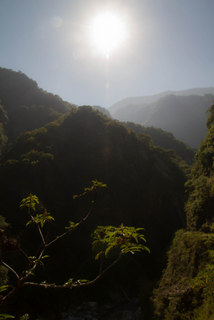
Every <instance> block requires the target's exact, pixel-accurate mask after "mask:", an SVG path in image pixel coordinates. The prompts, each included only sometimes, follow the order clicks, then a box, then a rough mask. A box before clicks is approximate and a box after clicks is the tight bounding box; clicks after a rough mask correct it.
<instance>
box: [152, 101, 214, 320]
mask: <svg viewBox="0 0 214 320" xmlns="http://www.w3.org/2000/svg"><path fill="white" fill-rule="evenodd" d="M213 120H214V106H212V107H211V108H210V117H209V120H208V129H209V131H208V134H207V136H206V139H205V140H204V141H203V143H202V144H201V146H200V149H199V151H198V152H197V155H196V161H195V163H194V165H193V167H192V172H191V176H190V178H189V180H188V183H187V187H188V189H189V198H188V201H187V203H186V213H187V229H185V230H180V231H179V232H177V234H176V236H175V238H174V241H173V244H172V246H171V249H170V251H169V253H168V264H167V268H166V270H165V272H164V274H163V277H162V279H161V281H160V285H159V288H158V289H157V290H156V291H155V294H154V302H155V310H156V319H162V320H164V319H167V320H175V319H176V320H184V319H185V320H186V319H193V320H202V319H203V320H211V319H213V317H214V303H213V301H214V293H213V287H214V246H213V244H214V215H213V212H214V188H213V186H214V167H213V161H214V121H213Z"/></svg>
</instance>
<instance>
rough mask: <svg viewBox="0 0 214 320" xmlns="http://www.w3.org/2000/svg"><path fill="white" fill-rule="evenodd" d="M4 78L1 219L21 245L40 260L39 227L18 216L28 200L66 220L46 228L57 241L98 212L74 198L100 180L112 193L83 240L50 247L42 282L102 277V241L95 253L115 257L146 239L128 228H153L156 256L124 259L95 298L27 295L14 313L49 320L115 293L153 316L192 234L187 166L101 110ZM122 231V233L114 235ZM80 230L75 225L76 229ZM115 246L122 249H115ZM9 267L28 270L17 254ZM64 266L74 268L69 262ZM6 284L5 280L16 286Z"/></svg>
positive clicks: (105, 195) (150, 240)
mask: <svg viewBox="0 0 214 320" xmlns="http://www.w3.org/2000/svg"><path fill="white" fill-rule="evenodd" d="M0 77H3V78H2V79H4V85H2V86H1V88H0V99H1V103H2V107H1V108H0V124H1V126H0V144H1V159H0V176H1V184H0V203H1V212H0V213H1V214H2V215H3V216H4V217H5V218H6V221H7V222H8V223H9V224H10V228H8V236H10V237H11V238H16V239H17V238H18V239H20V241H21V243H22V245H23V246H24V247H25V248H26V252H29V255H30V252H32V251H36V252H37V249H38V248H37V243H38V234H37V233H36V232H35V230H34V229H33V222H32V223H29V225H28V226H27V230H30V231H31V232H30V233H27V232H26V230H25V229H26V228H23V226H24V225H25V224H26V223H27V221H26V219H25V217H24V215H22V214H20V211H19V209H18V208H17V203H19V202H20V201H21V199H23V198H26V197H27V196H28V195H29V193H32V194H36V195H37V196H38V197H39V199H40V205H41V207H42V208H44V207H45V208H47V212H51V217H53V218H54V219H55V221H57V223H52V224H50V226H49V227H48V228H47V229H48V230H47V231H48V233H49V232H51V234H52V235H53V237H57V235H59V234H61V232H62V230H64V228H65V221H81V219H83V218H84V216H85V214H86V212H88V210H89V205H88V204H89V201H88V200H89V199H88V195H87V194H86V197H77V199H76V200H74V199H73V197H72V196H73V194H81V193H82V188H83V187H84V186H87V185H89V183H90V182H91V181H96V180H95V179H98V180H99V181H104V182H105V183H106V184H107V185H108V188H106V190H105V192H104V190H99V197H98V198H97V199H96V206H95V208H94V214H93V215H92V216H90V218H89V219H88V220H87V223H86V224H84V225H81V226H80V227H79V228H78V232H76V230H74V232H72V241H70V240H69V239H67V238H65V239H64V238H63V240H62V242H59V243H58V242H56V243H55V246H54V248H49V249H50V257H51V258H50V259H47V262H46V264H45V266H44V267H42V268H43V269H42V270H39V271H38V273H37V274H36V281H39V283H41V282H42V281H47V282H48V283H53V282H56V283H63V281H64V279H66V278H68V277H69V275H71V274H72V275H73V276H74V278H75V279H80V277H83V278H85V279H93V278H94V277H95V276H96V274H97V269H98V266H97V261H96V262H94V259H93V254H92V252H91V244H92V242H93V241H95V242H94V249H96V248H101V249H102V250H103V251H102V250H101V251H102V253H100V252H101V251H99V250H98V251H97V252H96V255H98V256H97V257H98V258H101V256H102V255H105V254H106V255H107V256H109V258H110V259H114V255H115V253H117V252H118V244H120V245H121V248H122V246H123V245H125V244H126V245H127V246H128V247H129V249H130V251H131V250H134V249H135V248H136V246H135V245H133V242H131V240H133V239H135V242H137V241H139V240H140V238H138V237H137V235H136V234H135V232H133V229H129V227H124V226H135V227H136V228H139V229H138V231H140V230H141V228H142V227H144V234H145V237H146V239H147V246H148V247H149V248H150V249H151V254H150V255H147V256H146V258H145V255H142V254H136V255H134V256H133V255H131V254H130V255H128V256H127V257H125V258H124V259H123V261H120V262H119V263H118V265H117V266H116V267H115V268H114V272H112V271H110V272H109V273H108V274H105V277H104V278H103V280H101V282H100V283H99V284H98V285H96V287H94V288H93V287H92V288H91V289H90V291H88V290H87V289H85V290H84V292H83V293H81V294H80V293H77V294H72V293H71V294H70V295H69V296H68V295H66V294H60V295H59V294H57V293H56V292H54V293H49V291H47V292H46V293H44V290H42V289H41V288H36V290H37V291H36V294H35V292H34V291H32V290H31V289H30V288H28V289H27V291H26V293H25V291H22V290H21V291H20V294H19V297H18V298H14V299H13V301H12V302H11V305H10V309H11V310H12V309H14V308H15V309H17V312H19V314H23V313H24V312H30V313H32V310H33V312H35V306H36V309H37V310H36V311H37V312H38V313H40V314H44V313H45V312H46V311H47V310H49V311H50V310H52V311H53V312H55V313H57V311H58V310H60V308H62V305H64V304H67V305H69V304H70V303H71V301H72V302H73V301H76V302H78V303H79V301H82V300H84V299H95V300H98V299H101V300H105V299H108V300H110V299H113V298H112V296H115V295H117V297H118V296H119V300H121V299H122V297H124V296H126V297H127V296H129V297H132V296H137V295H138V296H139V295H140V296H141V298H142V301H143V303H144V313H145V314H146V308H147V307H146V306H148V301H149V295H150V294H151V290H152V286H153V284H154V283H155V281H156V280H157V279H158V277H159V275H160V272H161V269H162V267H163V265H164V262H165V252H166V248H168V246H169V243H170V242H171V239H172V237H173V235H174V232H175V231H177V230H178V229H179V228H183V227H185V214H184V200H185V192H184V182H185V180H186V172H185V170H186V167H187V164H186V163H184V161H181V160H180V158H178V157H177V156H176V154H175V152H174V151H172V150H165V149H163V148H160V147H158V146H154V145H153V142H152V140H151V139H150V137H149V136H148V132H147V133H146V134H143V133H142V134H140V135H139V134H137V133H135V132H134V131H133V130H131V129H128V128H126V127H125V125H124V124H121V123H119V122H117V121H114V120H112V119H110V118H109V117H107V116H105V115H103V114H101V113H100V112H99V111H96V110H94V108H91V107H89V106H84V107H80V108H77V107H75V106H72V105H69V104H67V103H65V102H64V101H62V100H61V99H60V98H59V97H57V96H54V95H52V94H49V93H47V92H44V91H43V90H41V89H39V88H38V86H37V84H36V83H35V82H34V81H32V80H30V79H29V78H27V77H26V76H25V75H23V74H22V73H19V72H18V73H14V72H12V71H10V70H5V69H0ZM11 93H13V94H11ZM101 111H102V110H101ZM27 130H28V131H27ZM151 135H152V132H151ZM161 135H162V132H160V136H161ZM160 140H161V137H160ZM166 140H167V139H166ZM157 144H159V143H157ZM160 145H161V144H160ZM162 147H164V146H162ZM182 152H184V154H185V156H183V159H187V158H188V157H189V156H188V150H187V149H185V148H184V149H183V151H182ZM190 155H191V152H190ZM185 157H186V158H185ZM188 161H189V160H188ZM83 193H84V192H83ZM47 217H49V215H47ZM47 217H46V218H47ZM42 218H43V216H41V215H40V213H39V214H38V216H36V218H35V219H36V222H37V223H38V224H40V225H41V223H43V222H44V221H43V220H41V219H42ZM49 218H50V217H49ZM50 220H51V218H50ZM42 221H43V222H42ZM48 225H49V224H48ZM118 225H119V226H120V227H119V228H120V230H119V231H118V229H115V228H116V227H115V226H118ZM74 226H75V223H74V224H70V225H69V226H67V227H70V228H73V227H74ZM97 226H100V227H99V229H98V230H99V232H98V233H97V234H96V236H97V237H98V238H99V235H102V237H101V236H100V238H99V239H92V240H91V241H88V239H90V235H91V234H92V233H93V231H94V230H95V229H96V227H97ZM107 226H109V227H107ZM49 228H50V229H49ZM108 228H109V229H108ZM117 228H118V227H117ZM101 231H102V232H101ZM130 232H131V233H132V237H130ZM116 235H118V236H119V237H118V238H116V237H115V236H116ZM114 237H115V238H114ZM113 239H114V241H113ZM98 240H99V241H98ZM141 240H143V239H141ZM109 241H110V242H111V243H113V246H112V247H110V248H109V249H107V247H108V244H109V243H110V242H109ZM120 241H121V243H120ZM73 244H75V246H74V245H73ZM95 244H96V246H95ZM97 246H98V247H97ZM106 246H107V247H106ZM62 247H63V250H62ZM95 247H96V248H95ZM142 248H143V247H142ZM122 249H124V248H122ZM31 256H36V254H32V255H31ZM7 259H8V260H7V261H8V263H11V262H14V261H15V265H14V268H15V269H16V270H22V268H23V265H22V262H21V260H19V259H17V252H16V250H14V251H13V252H10V254H9V255H8V258H7ZM64 260H66V262H67V263H66V264H64V263H62V261H64ZM40 271H41V272H40ZM127 274H128V276H127ZM6 276H7V275H6V274H4V275H3V278H4V279H7V277H6ZM5 281H6V280H5ZM104 288H105V290H104ZM36 297H38V298H36ZM40 297H41V298H40ZM39 298H40V299H39ZM43 301H45V305H44V303H43ZM49 318H50V317H49Z"/></svg>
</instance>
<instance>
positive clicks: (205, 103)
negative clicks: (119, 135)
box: [112, 90, 214, 148]
mask: <svg viewBox="0 0 214 320" xmlns="http://www.w3.org/2000/svg"><path fill="white" fill-rule="evenodd" d="M211 91H212V90H211ZM213 101H214V95H211V94H206V95H203V96H200V95H186V96H180V95H166V96H163V97H161V98H159V99H158V100H156V101H154V102H152V103H148V102H147V103H143V104H127V105H125V106H124V107H123V108H121V109H119V110H118V111H116V112H112V116H113V117H114V118H116V119H118V120H121V121H133V122H136V123H139V124H141V125H144V126H154V127H157V128H161V129H164V130H167V131H169V132H172V133H173V135H174V136H175V137H176V139H178V140H182V141H184V142H185V143H187V144H189V145H190V146H192V147H195V148H198V147H199V145H200V142H201V141H202V140H203V139H204V137H205V135H206V132H207V128H206V120H207V116H206V111H207V110H208V108H209V107H210V105H212V103H213Z"/></svg>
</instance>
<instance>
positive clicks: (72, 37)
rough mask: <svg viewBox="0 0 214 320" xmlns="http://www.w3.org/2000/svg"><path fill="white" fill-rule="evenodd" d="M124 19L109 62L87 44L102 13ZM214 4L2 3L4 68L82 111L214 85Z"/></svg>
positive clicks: (198, 0) (124, 0)
mask: <svg viewBox="0 0 214 320" xmlns="http://www.w3.org/2000/svg"><path fill="white" fill-rule="evenodd" d="M105 10H109V11H111V12H113V13H115V14H117V15H118V16H120V17H122V19H123V21H124V23H125V24H126V25H127V28H128V30H129V37H128V39H127V40H126V41H125V42H124V43H123V45H121V47H120V48H118V50H116V51H115V52H114V53H112V55H111V57H110V59H109V60H107V59H106V58H105V56H104V55H102V54H100V52H97V50H96V48H95V47H94V46H93V45H92V42H90V41H89V36H88V29H89V25H90V23H91V21H92V19H93V18H94V17H95V16H96V14H99V13H102V12H103V11H105ZM213 14H214V1H213V0H114V1H113V0H112V1H109V0H102V1H101V0H96V1H95V0H0V66H1V67H5V68H10V69H13V70H21V71H22V72H24V73H25V74H27V75H28V76H29V77H30V78H32V79H34V80H36V81H37V83H38V85H39V87H42V88H43V89H44V90H47V91H50V92H52V93H54V94H58V95H60V96H61V97H62V98H63V99H65V100H67V101H69V102H72V103H75V104H78V105H83V104H86V105H101V106H105V107H108V106H110V105H111V104H113V103H114V102H117V101H118V100H120V99H122V98H126V97H128V96H142V95H150V94H155V93H159V92H161V91H166V90H182V89H188V88H193V87H206V86H214V55H213V52H214V41H213V31H214V19H213Z"/></svg>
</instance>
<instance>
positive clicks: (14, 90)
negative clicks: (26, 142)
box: [0, 68, 72, 152]
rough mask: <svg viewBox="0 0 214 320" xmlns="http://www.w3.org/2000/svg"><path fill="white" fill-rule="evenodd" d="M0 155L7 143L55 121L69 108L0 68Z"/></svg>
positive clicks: (29, 82) (17, 76)
mask: <svg viewBox="0 0 214 320" xmlns="http://www.w3.org/2000/svg"><path fill="white" fill-rule="evenodd" d="M0 84H1V85H0V103H1V106H0V152H1V149H2V148H3V147H4V146H5V144H6V140H7V139H9V140H14V139H15V138H16V137H17V136H18V135H19V134H21V133H23V132H25V131H27V130H32V129H35V128H39V127H41V126H43V125H45V124H46V123H48V122H50V121H53V120H54V119H57V117H58V116H59V115H60V114H63V113H65V112H67V111H68V110H70V109H71V107H72V105H70V104H68V103H67V102H65V101H63V100H62V99H61V98H60V97H59V96H56V95H53V94H51V93H48V92H45V91H44V90H42V89H40V88H39V87H38V85H37V83H36V82H35V81H33V80H31V79H29V78H28V77H27V76H26V75H25V74H23V73H21V72H15V71H12V70H9V69H4V68H0Z"/></svg>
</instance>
